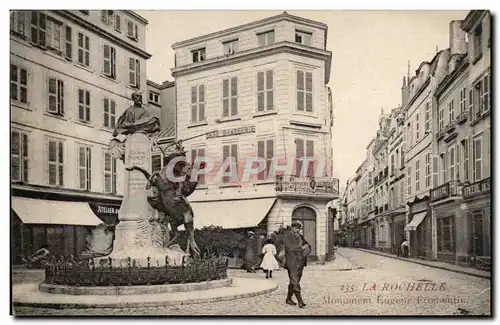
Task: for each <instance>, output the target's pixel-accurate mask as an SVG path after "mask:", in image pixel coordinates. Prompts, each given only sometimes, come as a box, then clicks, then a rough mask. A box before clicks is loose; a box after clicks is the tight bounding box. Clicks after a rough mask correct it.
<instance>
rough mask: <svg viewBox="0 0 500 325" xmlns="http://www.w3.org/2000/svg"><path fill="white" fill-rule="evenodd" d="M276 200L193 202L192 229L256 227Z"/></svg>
mask: <svg viewBox="0 0 500 325" xmlns="http://www.w3.org/2000/svg"><path fill="white" fill-rule="evenodd" d="M274 201H276V198H266V199H249V200H248V199H247V200H231V201H213V202H193V203H191V206H192V207H193V212H194V227H195V228H196V229H201V228H203V227H209V226H220V227H222V228H225V229H235V228H251V227H256V226H257V225H258V224H259V223H260V222H261V221H262V220H263V219H264V218H265V217H266V216H267V214H268V213H269V211H270V210H271V208H272V207H273V204H274Z"/></svg>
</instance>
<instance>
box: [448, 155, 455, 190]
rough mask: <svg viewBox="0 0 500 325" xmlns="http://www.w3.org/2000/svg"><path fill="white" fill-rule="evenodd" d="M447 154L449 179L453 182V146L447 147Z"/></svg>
mask: <svg viewBox="0 0 500 325" xmlns="http://www.w3.org/2000/svg"><path fill="white" fill-rule="evenodd" d="M448 154H449V155H448V162H449V165H450V174H449V175H450V176H449V181H450V182H453V181H454V180H455V148H454V147H451V148H450V149H448Z"/></svg>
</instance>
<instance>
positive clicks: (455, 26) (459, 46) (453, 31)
mask: <svg viewBox="0 0 500 325" xmlns="http://www.w3.org/2000/svg"><path fill="white" fill-rule="evenodd" d="M461 23H462V20H452V21H451V22H450V56H454V55H455V54H465V53H467V43H466V42H465V32H464V31H463V30H462V29H461V28H460V24H461Z"/></svg>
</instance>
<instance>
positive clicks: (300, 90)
mask: <svg viewBox="0 0 500 325" xmlns="http://www.w3.org/2000/svg"><path fill="white" fill-rule="evenodd" d="M297 110H298V111H304V72H302V71H300V70H297Z"/></svg>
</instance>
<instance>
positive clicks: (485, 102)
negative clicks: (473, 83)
mask: <svg viewBox="0 0 500 325" xmlns="http://www.w3.org/2000/svg"><path fill="white" fill-rule="evenodd" d="M490 107H491V76H490V75H489V74H488V75H486V76H485V77H484V78H483V91H482V96H481V109H482V111H483V112H487V111H489V110H490Z"/></svg>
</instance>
